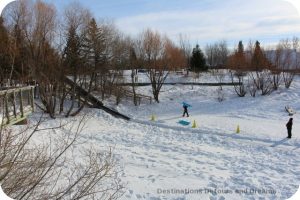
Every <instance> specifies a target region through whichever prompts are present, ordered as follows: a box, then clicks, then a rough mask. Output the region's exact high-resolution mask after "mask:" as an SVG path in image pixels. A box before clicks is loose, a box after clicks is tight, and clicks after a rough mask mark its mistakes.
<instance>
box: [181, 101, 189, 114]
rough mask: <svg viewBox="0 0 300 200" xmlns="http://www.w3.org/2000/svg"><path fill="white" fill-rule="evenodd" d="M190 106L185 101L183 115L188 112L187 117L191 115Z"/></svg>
mask: <svg viewBox="0 0 300 200" xmlns="http://www.w3.org/2000/svg"><path fill="white" fill-rule="evenodd" d="M188 107H189V106H188V105H187V104H185V103H183V115H182V117H184V116H185V114H186V116H187V117H189V112H188Z"/></svg>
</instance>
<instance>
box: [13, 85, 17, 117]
mask: <svg viewBox="0 0 300 200" xmlns="http://www.w3.org/2000/svg"><path fill="white" fill-rule="evenodd" d="M12 94H13V100H12V103H13V108H14V116H15V118H17V111H16V91H15V90H14V91H13V93H12Z"/></svg>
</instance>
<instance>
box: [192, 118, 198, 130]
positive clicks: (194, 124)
mask: <svg viewBox="0 0 300 200" xmlns="http://www.w3.org/2000/svg"><path fill="white" fill-rule="evenodd" d="M192 128H197V124H196V120H194V122H193V126H192Z"/></svg>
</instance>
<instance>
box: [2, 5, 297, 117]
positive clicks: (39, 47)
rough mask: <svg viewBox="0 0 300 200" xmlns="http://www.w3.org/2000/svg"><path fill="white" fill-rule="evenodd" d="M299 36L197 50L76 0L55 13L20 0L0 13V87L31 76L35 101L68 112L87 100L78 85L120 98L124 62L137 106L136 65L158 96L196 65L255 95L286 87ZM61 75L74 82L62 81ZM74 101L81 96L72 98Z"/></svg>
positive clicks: (50, 110)
mask: <svg viewBox="0 0 300 200" xmlns="http://www.w3.org/2000/svg"><path fill="white" fill-rule="evenodd" d="M298 43H299V42H298V39H296V38H294V39H293V40H282V41H281V42H280V43H279V44H278V45H277V47H276V49H275V50H264V49H263V48H261V47H260V43H259V42H258V41H257V42H256V43H255V44H253V43H251V42H250V44H249V45H248V48H247V49H246V50H244V47H243V44H242V42H240V43H239V45H238V47H237V48H236V50H234V51H230V49H229V48H228V45H227V43H226V41H219V42H216V43H214V44H208V45H206V46H205V47H204V51H203V50H202V49H201V48H200V46H199V45H198V44H197V45H196V46H195V47H194V48H192V47H191V44H190V41H189V40H188V38H187V37H184V36H183V35H180V37H179V41H178V42H177V43H176V42H174V41H172V40H171V39H170V38H168V36H166V35H163V34H161V33H159V32H157V31H153V30H151V29H147V30H144V31H142V32H141V33H140V34H139V35H138V36H137V37H135V38H133V37H130V36H127V35H125V34H123V33H122V32H121V31H120V30H118V29H117V28H116V27H115V25H114V24H113V23H112V22H111V21H108V20H96V19H95V18H94V17H93V14H92V13H91V12H90V11H89V10H88V9H86V8H84V7H82V6H81V5H79V4H77V3H71V4H70V5H69V6H68V7H67V8H66V9H65V10H64V11H63V13H62V14H59V13H58V12H57V10H56V8H55V6H54V5H52V4H50V3H46V2H43V1H41V0H37V1H34V2H32V1H27V0H23V1H19V2H17V3H15V4H14V5H13V6H11V7H9V8H8V9H6V11H5V12H4V15H3V17H1V18H0V67H1V68H0V83H1V86H2V87H4V86H17V85H24V84H29V83H31V82H35V83H37V84H38V85H39V96H40V99H41V102H42V104H41V105H40V108H41V109H42V110H44V111H45V112H47V113H49V114H50V116H51V117H52V118H55V115H57V114H64V115H65V116H67V117H68V116H74V115H76V114H78V113H79V112H80V111H81V110H82V108H83V107H84V106H85V105H86V104H87V103H88V102H87V99H86V98H85V97H84V96H80V95H78V94H77V92H76V84H78V85H80V86H81V87H84V88H85V89H86V90H87V91H88V93H91V92H93V91H98V92H99V95H100V97H101V98H102V99H105V98H106V97H107V96H110V95H112V94H114V96H115V97H116V102H117V103H118V102H119V101H120V98H121V97H122V95H123V87H121V86H120V85H121V84H120V83H122V82H123V81H124V80H123V72H124V70H125V69H127V70H131V83H132V84H131V86H132V87H131V88H130V90H131V91H132V93H133V102H134V104H135V105H137V96H136V95H137V94H136V79H135V75H136V74H137V70H138V69H146V72H147V75H148V78H149V81H150V82H151V86H152V93H153V97H154V99H155V100H156V101H157V102H159V93H160V90H161V87H162V86H163V83H164V81H165V80H166V78H167V77H168V75H169V72H170V71H174V70H178V69H187V68H189V69H190V70H192V71H195V72H199V71H207V70H208V69H210V68H212V67H213V68H214V69H216V68H225V69H230V70H232V80H233V81H238V82H240V83H241V84H239V85H238V86H236V91H237V93H238V95H239V96H244V95H245V93H246V92H247V91H246V90H247V89H246V88H248V91H250V93H251V95H253V96H255V94H256V91H257V90H258V89H259V90H262V93H263V94H268V93H270V91H272V90H273V88H274V89H276V88H278V87H279V84H281V82H284V83H285V86H286V87H289V85H290V83H291V81H292V79H293V77H294V73H292V69H295V68H299V66H298V60H299V59H298V54H297V53H296V54H294V53H293V52H295V51H296V52H298ZM295 55H296V57H295ZM295 60H296V61H295ZM294 62H296V63H294ZM291 65H294V66H291ZM250 71H251V73H250V78H248V79H247V81H248V82H251V84H250V83H249V84H247V85H245V84H246V83H245V80H244V78H245V72H250ZM254 71H255V72H254ZM65 78H69V79H72V81H73V82H74V84H73V85H71V86H70V85H67V84H66V83H65V81H64V80H65ZM266 80H268V81H266ZM265 82H266V83H265ZM253 85H255V86H256V87H254V86H253ZM271 85H272V86H273V87H271ZM79 100H80V101H81V102H82V103H81V104H80V105H75V104H76V102H80V101H79ZM66 102H67V103H68V106H66Z"/></svg>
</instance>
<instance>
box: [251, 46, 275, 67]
mask: <svg viewBox="0 0 300 200" xmlns="http://www.w3.org/2000/svg"><path fill="white" fill-rule="evenodd" d="M269 64H270V62H269V61H268V59H267V57H266V55H265V54H264V53H263V51H262V49H261V47H260V43H259V42H258V41H256V43H255V48H254V53H253V56H252V59H251V66H252V68H253V69H254V70H255V71H261V70H263V69H266V68H268V66H269Z"/></svg>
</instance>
